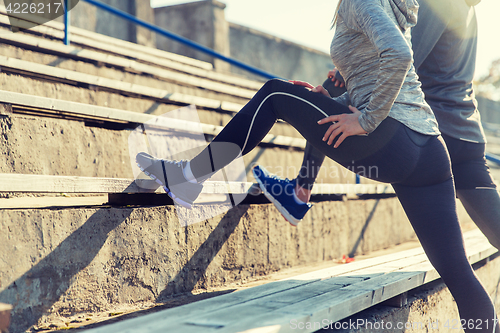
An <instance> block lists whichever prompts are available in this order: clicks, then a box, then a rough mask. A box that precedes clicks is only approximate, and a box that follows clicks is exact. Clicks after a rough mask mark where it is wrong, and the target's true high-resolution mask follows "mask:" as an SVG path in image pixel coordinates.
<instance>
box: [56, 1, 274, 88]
mask: <svg viewBox="0 0 500 333" xmlns="http://www.w3.org/2000/svg"><path fill="white" fill-rule="evenodd" d="M65 1H68V0H65ZM82 1H85V2H87V3H90V4H91V5H94V6H96V7H98V8H101V9H103V10H105V11H108V12H110V13H113V14H115V15H117V16H120V17H122V18H124V19H127V20H129V21H132V22H134V23H135V24H137V25H140V26H142V27H145V28H147V29H149V30H152V31H154V32H156V33H158V34H160V35H162V36H165V37H167V38H170V39H173V40H175V41H177V42H180V43H182V44H185V45H187V46H189V47H191V48H193V49H196V50H198V51H201V52H204V53H206V54H208V55H210V56H212V57H214V58H218V59H222V60H224V61H225V62H228V63H230V64H231V65H234V66H236V67H239V68H243V69H244V70H247V71H249V72H251V73H254V74H257V75H260V76H262V77H265V78H267V79H274V78H280V77H278V76H276V75H273V74H269V73H267V72H265V71H263V70H260V69H258V68H255V67H252V66H249V65H247V64H245V63H243V62H241V61H238V60H236V59H232V58H229V57H226V56H224V55H222V54H220V53H217V52H215V51H214V50H212V49H210V48H208V47H206V46H203V45H201V44H198V43H195V42H193V41H191V40H189V39H187V38H184V37H182V36H179V35H176V34H174V33H172V32H170V31H167V30H165V29H162V28H160V27H158V26H156V25H154V24H151V23H149V22H146V21H143V20H140V19H138V18H137V17H135V16H133V15H130V14H129V13H126V12H124V11H121V10H119V9H116V8H114V7H112V6H109V5H107V4H104V3H102V2H100V1H96V0H82Z"/></svg>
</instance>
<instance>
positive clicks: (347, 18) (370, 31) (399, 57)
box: [339, 0, 413, 133]
mask: <svg viewBox="0 0 500 333" xmlns="http://www.w3.org/2000/svg"><path fill="white" fill-rule="evenodd" d="M343 4H345V5H343V6H341V8H340V10H339V15H340V16H341V17H342V19H343V20H344V22H345V23H346V24H347V26H348V27H349V28H351V29H354V30H356V31H357V32H359V33H362V34H364V35H365V36H366V37H367V39H368V40H369V42H370V43H371V44H372V45H373V47H374V48H375V49H376V51H377V53H378V55H379V72H378V74H377V80H376V82H375V86H374V89H373V91H372V93H371V96H370V100H369V102H368V105H367V107H366V108H365V109H364V110H363V111H364V112H363V113H362V115H360V116H359V123H360V125H361V127H363V129H364V130H365V131H367V132H368V133H371V132H373V131H374V130H375V129H376V128H377V126H378V125H379V124H380V123H381V122H382V120H384V119H385V118H386V117H387V115H388V114H389V111H390V110H391V108H392V105H393V104H394V101H395V100H396V97H397V96H398V94H399V91H400V90H401V87H402V85H403V82H404V80H405V78H406V74H407V72H408V70H409V69H410V67H411V64H412V61H413V58H412V51H411V48H410V46H409V45H408V43H407V41H406V39H405V37H404V36H403V33H402V32H401V28H400V27H399V26H397V25H396V23H395V22H394V21H393V20H391V18H390V17H389V16H388V15H387V13H386V12H385V10H384V8H382V6H381V5H380V3H379V2H376V1H371V0H350V1H344V2H343Z"/></svg>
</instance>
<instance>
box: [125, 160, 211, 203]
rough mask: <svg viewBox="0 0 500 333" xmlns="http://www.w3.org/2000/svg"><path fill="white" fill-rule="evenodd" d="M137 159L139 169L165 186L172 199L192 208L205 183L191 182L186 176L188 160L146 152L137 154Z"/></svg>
mask: <svg viewBox="0 0 500 333" xmlns="http://www.w3.org/2000/svg"><path fill="white" fill-rule="evenodd" d="M135 160H136V163H137V166H139V169H140V170H141V171H142V172H144V173H145V174H146V175H147V176H149V178H151V179H152V180H154V181H156V182H157V183H158V185H160V186H163V189H164V190H165V192H167V194H168V196H169V197H170V198H172V200H174V201H175V202H176V203H178V204H179V205H181V206H183V207H185V208H188V209H191V208H192V206H193V204H194V201H195V200H196V198H197V197H198V196H199V195H200V193H201V190H202V189H203V185H202V184H198V183H191V182H189V181H188V180H187V179H186V178H185V177H184V173H183V168H184V166H185V165H186V161H170V160H164V159H160V158H156V157H154V156H152V155H149V154H148V153H144V152H142V153H139V154H137V156H136V158H135Z"/></svg>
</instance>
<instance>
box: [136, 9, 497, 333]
mask: <svg viewBox="0 0 500 333" xmlns="http://www.w3.org/2000/svg"><path fill="white" fill-rule="evenodd" d="M416 9H417V4H416V2H415V1H414V0H342V1H341V2H340V4H339V10H338V20H337V21H336V26H337V29H336V32H335V37H334V40H333V42H332V46H335V47H332V50H333V52H332V59H333V60H334V63H335V65H336V66H337V68H339V71H340V72H341V73H342V74H343V76H344V78H346V82H348V84H347V88H348V91H349V94H348V95H347V94H344V95H342V96H340V97H339V98H337V99H336V100H334V99H332V98H329V97H327V96H325V95H323V94H318V93H316V92H314V91H310V90H309V89H307V88H305V87H301V86H299V85H294V84H291V83H289V82H284V81H281V80H271V81H268V82H267V83H266V84H264V86H263V87H262V88H261V89H260V90H259V91H258V92H257V93H256V94H255V96H254V97H253V98H252V99H251V100H250V101H249V102H248V103H247V104H246V105H245V106H244V107H243V108H242V109H241V111H240V112H238V113H237V114H236V115H235V116H234V117H233V119H232V120H231V121H230V122H229V123H228V124H227V125H226V126H225V127H224V129H223V130H222V131H221V132H220V133H219V135H217V136H216V137H215V138H214V140H213V141H212V142H211V143H210V144H209V145H208V146H207V147H206V148H205V149H204V150H203V151H202V152H201V153H200V154H199V155H197V156H196V157H194V158H193V159H192V160H191V161H189V162H187V163H176V162H174V161H166V160H162V159H158V158H155V157H152V156H150V155H147V154H143V153H139V154H138V155H137V157H136V160H137V163H138V164H139V166H140V167H141V169H143V170H144V171H145V172H147V173H148V174H149V175H150V176H151V177H154V178H156V179H157V180H159V181H160V182H161V183H162V185H164V187H165V189H166V190H167V192H170V194H171V196H172V197H173V198H174V200H176V198H177V199H178V200H180V201H182V202H184V203H187V204H189V203H191V202H194V201H195V199H196V195H197V193H199V191H201V190H200V188H201V187H202V183H203V181H205V180H206V179H208V178H210V176H211V175H212V174H214V173H215V172H216V171H218V170H220V169H221V168H223V167H224V166H226V165H228V164H229V163H231V162H232V161H233V160H234V159H235V158H237V157H239V156H242V155H245V154H247V153H248V152H249V151H251V150H252V149H253V148H254V147H256V146H257V144H258V143H259V142H260V141H261V140H262V139H263V138H264V136H265V135H266V134H267V133H268V132H269V130H270V129H271V127H272V126H273V125H274V123H275V122H276V121H277V119H282V120H284V121H286V122H288V123H289V124H290V125H292V126H293V127H294V128H295V129H296V130H298V131H299V132H300V133H301V135H302V136H303V137H304V138H305V139H306V140H307V141H308V142H309V143H310V144H311V145H312V146H314V147H315V148H316V149H318V150H319V151H320V152H321V153H323V154H324V155H326V156H328V157H329V158H332V159H333V160H335V161H336V162H338V163H339V164H341V165H344V166H346V167H347V166H351V165H354V166H355V167H358V166H359V167H362V168H363V167H364V168H370V167H376V170H377V172H375V173H372V174H371V178H372V179H374V180H377V181H381V182H386V183H391V184H392V186H393V188H394V190H395V191H396V194H397V195H398V198H399V200H400V202H401V203H402V205H403V208H404V210H405V212H406V214H407V215H408V218H409V220H410V222H411V224H412V226H413V228H414V229H415V232H416V234H417V236H418V237H419V240H420V242H421V244H422V246H423V248H424V251H425V252H426V254H427V256H428V258H429V260H430V262H431V263H432V265H433V266H434V267H435V268H436V270H437V271H438V273H439V274H440V276H441V277H442V278H443V281H444V282H445V283H446V285H447V286H448V288H449V290H450V291H451V293H452V295H453V296H454V298H455V300H456V302H457V305H458V309H459V313H460V317H461V318H462V319H464V320H471V321H474V322H476V323H479V322H481V323H483V324H482V325H476V326H474V327H473V328H470V327H464V329H465V332H467V333H470V332H476V331H481V332H488V333H489V332H494V331H495V329H496V327H497V325H494V323H493V322H492V321H493V319H494V318H496V315H495V310H494V307H493V304H492V303H491V300H490V298H489V296H488V294H487V293H486V291H485V290H484V288H483V287H482V285H481V283H480V282H479V280H478V279H477V277H476V276H475V274H474V271H473V270H472V267H471V266H470V264H469V262H468V260H467V256H466V254H465V249H464V246H463V239H462V234H461V231H460V226H459V223H458V218H457V213H456V206H455V204H456V202H455V189H454V184H453V178H452V173H451V163H450V159H449V156H448V152H447V150H446V147H445V144H444V141H443V139H442V138H441V136H440V135H439V134H440V132H439V131H438V128H437V122H436V120H435V118H434V116H433V114H432V112H431V110H430V108H429V106H428V105H427V104H426V103H425V100H424V96H423V93H422V91H421V89H420V84H419V83H418V81H417V77H416V74H415V71H414V68H413V65H412V56H411V55H412V52H411V50H410V48H409V45H410V43H409V38H410V35H409V29H410V28H411V26H413V25H414V23H415V21H416V15H415V14H416ZM372 73H375V75H372ZM350 104H352V105H354V106H355V107H353V106H348V105H350ZM360 110H361V111H360ZM366 133H369V135H368V136H367V135H364V134H366ZM332 145H333V146H332ZM227 147H232V148H230V149H228V148H227ZM444 234H445V235H446V237H443V235H444ZM487 325H489V326H487Z"/></svg>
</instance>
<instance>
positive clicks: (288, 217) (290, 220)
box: [252, 170, 302, 227]
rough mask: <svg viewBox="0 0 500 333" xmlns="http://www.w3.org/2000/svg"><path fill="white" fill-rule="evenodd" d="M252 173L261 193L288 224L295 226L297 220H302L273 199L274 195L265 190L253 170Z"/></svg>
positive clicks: (297, 222)
mask: <svg viewBox="0 0 500 333" xmlns="http://www.w3.org/2000/svg"><path fill="white" fill-rule="evenodd" d="M252 174H253V176H254V178H255V180H257V183H258V184H259V187H260V189H261V190H262V193H264V195H265V196H266V198H267V199H269V201H271V202H272V203H273V204H274V206H276V208H277V209H278V211H279V212H280V213H281V215H283V217H284V218H285V220H286V221H287V222H288V223H290V225H292V226H294V227H296V226H297V225H298V224H299V222H300V221H302V220H297V219H296V218H294V217H293V216H292V215H291V214H290V213H289V212H288V211H287V210H286V208H285V207H283V206H282V205H281V203H280V202H279V201H277V200H276V199H274V197H273V196H272V195H271V194H270V193H269V192H267V190H266V188H265V186H264V184H262V182H261V181H260V179H259V178H258V177H256V176H255V173H254V172H253V170H252Z"/></svg>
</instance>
